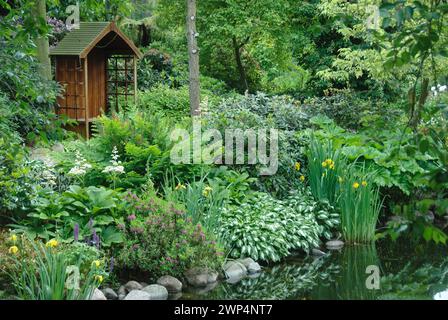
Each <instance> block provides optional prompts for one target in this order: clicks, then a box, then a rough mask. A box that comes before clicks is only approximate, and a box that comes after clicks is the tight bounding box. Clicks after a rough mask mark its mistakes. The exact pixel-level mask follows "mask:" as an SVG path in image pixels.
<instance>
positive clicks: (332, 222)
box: [220, 193, 339, 261]
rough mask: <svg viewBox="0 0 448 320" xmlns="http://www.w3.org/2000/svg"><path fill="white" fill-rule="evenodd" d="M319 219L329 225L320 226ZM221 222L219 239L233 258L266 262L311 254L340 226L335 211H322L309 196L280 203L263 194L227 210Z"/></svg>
mask: <svg viewBox="0 0 448 320" xmlns="http://www.w3.org/2000/svg"><path fill="white" fill-rule="evenodd" d="M327 209H331V207H327ZM316 216H317V217H318V218H319V220H320V221H323V220H327V225H326V226H325V227H324V226H320V225H319V224H318V222H317V220H316ZM221 220H222V222H221V228H220V237H221V240H222V241H223V243H224V244H225V245H226V248H227V249H228V250H230V256H232V257H237V258H239V257H247V256H248V257H251V258H253V259H256V260H264V261H278V260H280V259H281V258H283V257H286V256H287V255H289V254H290V252H291V251H292V250H302V251H305V252H309V251H310V250H311V249H312V248H313V247H317V246H318V245H319V237H321V236H323V235H325V236H326V237H328V236H329V235H330V230H329V227H330V228H333V227H336V226H337V224H338V223H339V222H338V219H337V214H335V213H334V210H333V209H331V211H326V210H322V207H320V206H319V205H317V204H316V202H315V201H314V200H312V198H311V197H309V195H308V196H306V194H299V195H292V196H291V197H290V198H288V199H285V200H283V201H281V200H276V199H274V198H272V197H271V196H269V195H268V194H262V193H260V194H258V196H257V197H255V198H254V199H253V200H250V201H248V202H246V203H243V204H242V205H240V206H238V207H231V208H229V209H225V210H224V212H223V216H222V219H221Z"/></svg>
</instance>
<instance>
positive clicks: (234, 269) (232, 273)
mask: <svg viewBox="0 0 448 320" xmlns="http://www.w3.org/2000/svg"><path fill="white" fill-rule="evenodd" d="M223 269H224V272H225V274H226V276H227V278H228V279H229V280H230V282H231V283H235V282H234V281H236V280H237V279H242V278H243V277H245V276H246V275H247V269H246V267H245V266H244V264H242V263H241V262H239V261H238V260H235V261H227V262H226V264H225V265H224V268H223ZM236 282H237V281H236Z"/></svg>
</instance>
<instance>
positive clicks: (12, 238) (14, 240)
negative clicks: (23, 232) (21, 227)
mask: <svg viewBox="0 0 448 320" xmlns="http://www.w3.org/2000/svg"><path fill="white" fill-rule="evenodd" d="M9 240H11V241H12V242H16V241H17V236H16V235H15V234H13V235H11V237H10V238H9Z"/></svg>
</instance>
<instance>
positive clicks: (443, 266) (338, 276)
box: [181, 244, 448, 300]
mask: <svg viewBox="0 0 448 320" xmlns="http://www.w3.org/2000/svg"><path fill="white" fill-rule="evenodd" d="M417 249H418V250H416V248H410V247H409V246H406V245H405V246H403V247H401V246H399V245H398V244H393V245H391V244H382V245H379V246H378V250H377V247H376V246H375V245H358V246H347V247H344V248H343V249H342V250H341V251H334V252H331V253H329V254H327V255H325V256H323V257H320V258H318V259H316V258H312V257H307V258H301V257H291V258H289V259H287V260H286V261H284V262H283V263H281V264H277V265H274V266H271V267H265V268H264V269H263V272H262V273H261V274H259V275H257V276H253V277H248V278H245V279H243V280H242V281H240V282H239V283H236V284H230V283H226V282H221V283H219V284H217V285H216V287H214V288H208V289H207V290H204V289H201V290H192V289H190V290H189V291H187V292H185V293H184V294H183V296H182V297H181V299H301V300H302V299H316V300H320V299H331V300H347V299H349V300H353V299H363V300H371V299H432V298H433V297H434V296H435V295H436V294H437V293H440V292H444V291H446V290H447V289H448V259H447V258H446V257H447V254H446V253H447V249H446V248H440V247H439V248H436V249H435V250H433V248H430V247H426V249H424V250H422V248H417ZM368 266H377V267H378V268H379V271H380V279H381V281H380V289H379V290H375V289H369V288H367V286H366V280H367V277H368V276H369V275H370V274H371V273H366V269H367V267H368ZM439 296H440V297H442V296H444V295H439ZM439 296H437V297H439Z"/></svg>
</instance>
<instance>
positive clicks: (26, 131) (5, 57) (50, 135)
mask: <svg viewBox="0 0 448 320" xmlns="http://www.w3.org/2000/svg"><path fill="white" fill-rule="evenodd" d="M1 44H2V45H0V56H1V57H2V67H1V68H0V113H3V114H4V113H5V111H1V110H5V109H6V110H7V114H6V115H7V117H8V121H10V123H11V124H12V126H11V128H12V129H13V130H16V131H17V132H18V133H19V134H20V135H21V136H22V137H24V138H27V139H29V140H34V139H35V138H38V137H39V138H43V139H57V138H60V137H62V135H63V132H62V131H61V129H60V124H61V122H60V121H58V119H57V117H56V116H55V114H54V113H53V108H54V106H55V102H56V97H57V95H58V94H59V92H60V87H59V85H57V83H56V82H54V81H48V80H45V79H42V77H41V76H40V75H39V72H38V62H37V61H36V59H35V58H34V57H32V56H30V55H28V54H26V53H25V52H24V51H23V50H25V49H24V48H22V47H17V45H14V44H12V43H9V44H5V43H4V42H1Z"/></svg>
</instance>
